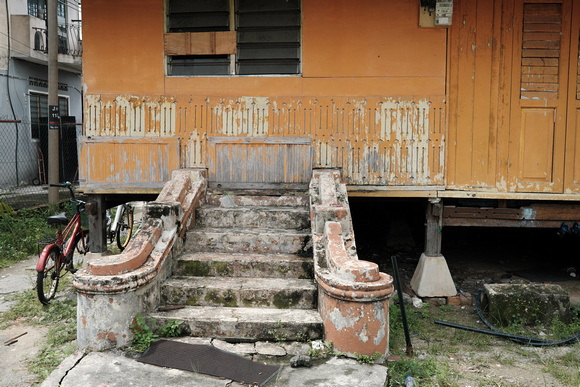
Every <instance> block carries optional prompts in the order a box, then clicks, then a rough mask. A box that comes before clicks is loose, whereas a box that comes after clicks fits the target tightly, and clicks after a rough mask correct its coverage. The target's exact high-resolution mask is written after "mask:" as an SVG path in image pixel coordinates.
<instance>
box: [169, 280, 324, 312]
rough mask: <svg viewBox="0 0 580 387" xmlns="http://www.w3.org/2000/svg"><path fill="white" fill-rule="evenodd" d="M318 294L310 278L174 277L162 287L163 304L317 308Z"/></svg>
mask: <svg viewBox="0 0 580 387" xmlns="http://www.w3.org/2000/svg"><path fill="white" fill-rule="evenodd" d="M316 294H317V293H316V285H315V284H314V281H313V280H311V279H296V278H287V279H280V278H238V277H178V278H175V277H173V278H171V279H169V280H167V281H165V282H164V283H163V285H162V288H161V303H162V304H165V305H190V306H228V307H256V308H258V307H259V308H263V307H267V308H278V309H289V308H294V309H313V308H316V303H317V297H316Z"/></svg>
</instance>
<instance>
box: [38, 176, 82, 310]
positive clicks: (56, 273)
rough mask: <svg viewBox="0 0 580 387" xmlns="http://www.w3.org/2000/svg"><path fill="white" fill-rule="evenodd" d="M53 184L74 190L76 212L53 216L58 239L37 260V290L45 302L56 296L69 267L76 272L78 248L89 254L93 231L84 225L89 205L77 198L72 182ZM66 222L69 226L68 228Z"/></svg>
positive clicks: (72, 194) (39, 297) (72, 195)
mask: <svg viewBox="0 0 580 387" xmlns="http://www.w3.org/2000/svg"><path fill="white" fill-rule="evenodd" d="M50 186H51V187H64V188H68V189H69V191H70V194H71V202H72V203H73V204H76V206H74V207H76V213H75V214H74V215H73V217H72V219H71V220H70V221H69V220H68V219H67V217H66V214H65V213H64V212H61V213H60V214H57V215H53V216H49V217H48V219H47V221H48V224H56V225H57V227H58V230H57V232H56V240H53V241H52V242H51V243H49V244H47V245H46V246H45V247H44V249H43V250H42V252H41V253H40V258H39V259H38V263H37V264H36V271H37V272H38V274H37V277H36V292H37V294H38V299H39V300H40V302H42V303H43V304H48V302H49V301H50V300H51V299H53V298H54V296H55V294H56V289H57V287H58V281H59V279H60V277H62V276H64V275H65V274H66V272H67V271H69V272H71V273H73V274H74V273H75V272H76V271H77V269H76V268H75V264H74V259H73V256H74V252H75V250H77V251H78V252H79V253H80V254H83V255H84V254H86V253H87V251H88V240H89V231H88V230H84V229H83V228H82V227H81V212H83V211H84V209H85V204H86V203H85V202H83V201H82V200H79V199H77V198H75V194H74V191H73V189H72V184H71V183H70V182H68V181H67V182H66V183H65V184H50ZM62 226H66V227H65V229H64V231H63V230H62Z"/></svg>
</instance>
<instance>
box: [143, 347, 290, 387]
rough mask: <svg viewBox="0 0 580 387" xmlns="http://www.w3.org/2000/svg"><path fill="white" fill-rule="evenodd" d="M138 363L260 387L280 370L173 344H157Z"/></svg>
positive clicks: (217, 351) (223, 353)
mask: <svg viewBox="0 0 580 387" xmlns="http://www.w3.org/2000/svg"><path fill="white" fill-rule="evenodd" d="M137 361H139V362H141V363H146V364H153V365H156V366H160V367H168V368H176V369H179V370H184V371H190V372H199V373H201V374H206V375H212V376H217V377H221V378H226V379H231V380H235V381H236V382H239V383H243V384H251V385H258V386H263V385H264V384H265V383H266V382H268V381H269V380H270V379H271V378H272V377H273V376H274V375H276V374H277V373H278V371H280V367H279V366H271V365H266V364H262V363H256V362H253V361H251V360H248V359H244V358H243V357H241V356H238V355H235V354H233V353H230V352H226V351H222V350H221V349H218V348H216V347H213V346H211V345H200V344H187V343H180V342H178V341H171V340H158V341H156V342H154V343H153V344H151V346H150V347H149V348H148V349H147V351H145V353H144V354H143V356H141V357H140V358H139V359H137Z"/></svg>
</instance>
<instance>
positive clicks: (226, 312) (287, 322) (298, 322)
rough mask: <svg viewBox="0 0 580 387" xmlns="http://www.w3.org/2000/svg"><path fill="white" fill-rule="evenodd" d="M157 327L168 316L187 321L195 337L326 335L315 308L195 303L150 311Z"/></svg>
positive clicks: (313, 337) (311, 337)
mask: <svg viewBox="0 0 580 387" xmlns="http://www.w3.org/2000/svg"><path fill="white" fill-rule="evenodd" d="M149 317H150V318H153V319H154V320H155V325H156V327H163V326H165V325H166V324H167V323H168V322H169V320H174V321H184V322H185V324H186V325H187V328H188V329H187V330H188V331H189V332H188V333H189V334H190V335H191V336H196V337H220V338H223V339H227V340H229V341H258V340H278V339H286V340H302V341H305V340H316V339H320V338H322V336H323V331H324V329H323V326H322V318H321V317H320V314H319V313H318V311H316V310H309V309H271V308H224V307H210V306H193V307H186V308H183V309H177V310H171V311H167V312H155V313H152V314H150V315H149Z"/></svg>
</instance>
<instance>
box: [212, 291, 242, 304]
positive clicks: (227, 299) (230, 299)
mask: <svg viewBox="0 0 580 387" xmlns="http://www.w3.org/2000/svg"><path fill="white" fill-rule="evenodd" d="M205 301H206V302H208V303H210V304H211V305H220V306H227V307H237V306H238V299H237V297H236V294H235V293H234V292H233V291H232V290H227V291H225V292H224V293H223V294H220V293H219V292H218V291H216V290H211V291H209V292H207V293H206V295H205Z"/></svg>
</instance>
